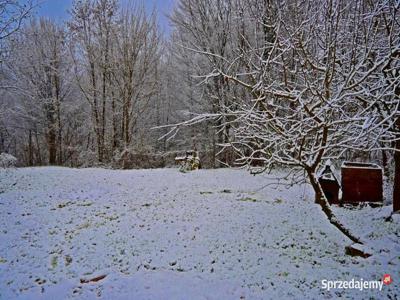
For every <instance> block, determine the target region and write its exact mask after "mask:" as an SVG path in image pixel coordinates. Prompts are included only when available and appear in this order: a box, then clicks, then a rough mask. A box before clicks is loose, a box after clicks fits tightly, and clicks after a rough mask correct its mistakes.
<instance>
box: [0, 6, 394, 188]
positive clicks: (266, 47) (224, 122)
mask: <svg viewBox="0 0 400 300" xmlns="http://www.w3.org/2000/svg"><path fill="white" fill-rule="evenodd" d="M156 15H157V14H156V12H153V13H150V14H148V13H146V10H145V9H144V8H143V7H142V6H140V5H131V6H128V7H126V8H121V7H120V6H119V3H118V1H116V0H86V1H74V3H73V6H72V9H71V11H70V17H69V19H68V21H67V22H66V23H65V24H64V25H57V24H55V23H54V22H52V21H50V20H47V19H39V20H37V19H32V20H30V21H29V22H28V23H27V24H26V25H25V26H24V27H23V28H22V29H21V30H20V31H18V32H17V33H15V34H13V36H12V38H11V39H7V43H6V46H7V47H6V48H5V49H7V51H3V52H4V53H3V56H4V59H3V60H2V64H1V66H2V69H1V72H2V73H1V76H2V79H1V80H2V84H1V85H2V89H1V92H0V93H1V97H2V101H1V102H2V105H3V107H2V114H1V120H0V152H1V151H3V152H9V153H11V154H14V155H15V156H17V157H18V158H19V159H20V160H21V161H22V162H23V164H24V165H38V164H39V165H40V164H58V165H70V166H79V165H93V164H97V163H101V164H115V163H116V165H117V166H125V167H129V166H130V165H131V164H126V160H127V158H128V157H131V158H132V157H134V155H133V154H134V153H141V154H143V153H156V154H157V155H161V154H162V153H167V152H170V151H176V150H185V149H191V148H196V149H197V150H200V152H201V153H202V155H203V161H205V162H206V164H205V165H207V166H212V167H215V166H220V165H224V164H233V163H234V162H235V163H239V164H242V165H249V166H252V167H257V168H258V169H257V170H256V171H257V172H263V171H265V170H268V169H271V168H275V167H278V166H282V165H283V166H290V168H291V169H293V170H294V171H296V170H300V171H301V172H303V173H304V172H305V173H306V174H308V177H309V179H310V180H311V182H312V183H313V182H314V181H315V180H314V179H315V178H314V177H315V173H316V172H317V170H318V169H319V168H320V166H321V164H322V163H324V162H325V161H326V160H328V159H334V160H339V161H340V160H344V159H357V160H367V161H371V160H372V161H377V162H378V163H379V164H381V165H383V166H384V169H385V173H386V175H388V176H389V177H392V178H393V177H394V174H395V162H396V159H395V158H396V157H397V156H396V155H397V154H396V155H395V153H396V152H395V151H394V150H395V149H396V148H397V149H400V144H399V138H398V137H399V131H400V129H399V128H400V123H399V122H400V121H399V117H398V114H399V113H398V111H399V57H400V55H399V53H400V50H399V36H400V34H399V21H398V20H399V18H398V17H399V3H398V1H391V0H380V1H365V0H357V1H347V0H321V1H296V0H288V1H273V0H262V1H260V0H246V1H245V0H180V1H177V2H176V3H175V8H174V10H173V12H172V13H171V16H170V20H171V25H172V32H171V34H170V36H169V37H166V35H165V34H163V33H162V32H161V31H160V29H159V27H158V25H157V18H156ZM165 124H179V125H178V126H176V127H162V128H160V129H158V130H154V129H151V128H153V127H157V126H162V125H165ZM187 125H191V126H187ZM178 130H179V132H177V131H178ZM171 137H173V138H171ZM142 157H143V156H142ZM124 160H125V162H124ZM121 161H122V164H121ZM398 164H399V168H397V169H400V162H399V163H398ZM397 169H396V170H397ZM314 183H315V182H314Z"/></svg>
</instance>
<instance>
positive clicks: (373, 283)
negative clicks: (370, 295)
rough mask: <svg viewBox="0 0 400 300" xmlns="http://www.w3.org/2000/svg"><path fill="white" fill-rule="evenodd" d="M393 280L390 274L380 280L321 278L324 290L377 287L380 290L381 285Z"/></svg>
mask: <svg viewBox="0 0 400 300" xmlns="http://www.w3.org/2000/svg"><path fill="white" fill-rule="evenodd" d="M392 282H393V278H392V276H390V274H385V275H383V278H382V280H364V279H362V278H360V279H359V280H356V279H354V278H353V279H351V280H328V279H322V280H321V284H322V289H324V290H328V291H330V290H333V289H343V290H347V289H356V290H360V291H363V290H369V289H378V290H380V291H381V290H382V288H383V285H389V284H391V283H392Z"/></svg>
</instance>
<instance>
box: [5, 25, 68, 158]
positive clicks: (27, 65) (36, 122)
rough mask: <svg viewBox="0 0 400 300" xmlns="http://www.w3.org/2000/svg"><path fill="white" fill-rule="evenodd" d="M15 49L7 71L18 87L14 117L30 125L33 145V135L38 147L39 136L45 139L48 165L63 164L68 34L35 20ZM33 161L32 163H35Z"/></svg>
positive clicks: (25, 29) (15, 91)
mask: <svg viewBox="0 0 400 300" xmlns="http://www.w3.org/2000/svg"><path fill="white" fill-rule="evenodd" d="M11 47H12V49H13V51H12V55H11V57H10V59H9V60H7V71H8V72H9V74H10V75H11V78H10V79H9V82H10V83H11V85H13V87H14V88H13V91H12V93H14V95H16V96H17V97H18V98H19V99H20V101H19V102H18V103H20V105H17V106H16V107H15V110H14V113H15V114H19V115H20V116H21V117H23V120H25V122H26V123H27V124H28V127H29V134H28V135H29V141H30V144H32V138H33V137H32V134H33V135H34V136H35V137H36V140H37V144H39V142H38V135H40V136H44V137H45V140H46V144H47V150H48V163H49V164H51V165H53V164H56V163H59V164H61V163H62V117H61V104H62V101H63V99H64V98H65V96H66V95H67V94H68V84H69V83H68V80H67V74H68V72H67V68H66V66H67V63H68V59H67V58H66V56H67V48H66V45H65V33H64V30H63V29H62V28H61V27H59V26H57V25H55V24H54V23H52V22H51V21H49V20H46V19H40V21H36V20H35V19H33V20H32V21H31V22H30V24H29V26H27V27H25V28H24V30H23V32H22V33H21V34H19V35H18V36H16V38H15V39H14V40H13V42H12V43H11ZM37 146H38V147H39V145H37ZM31 148H32V146H30V147H29V153H31V152H32V149H31ZM39 153H40V151H39ZM30 156H31V154H30ZM30 161H31V163H32V159H30Z"/></svg>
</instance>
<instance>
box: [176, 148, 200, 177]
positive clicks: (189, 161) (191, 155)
mask: <svg viewBox="0 0 400 300" xmlns="http://www.w3.org/2000/svg"><path fill="white" fill-rule="evenodd" d="M175 161H176V162H177V163H178V164H180V168H179V170H180V171H181V172H187V171H192V170H197V169H198V168H199V167H200V158H199V153H198V152H197V151H196V150H189V151H186V152H185V154H184V155H181V156H177V157H175Z"/></svg>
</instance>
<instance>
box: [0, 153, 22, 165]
mask: <svg viewBox="0 0 400 300" xmlns="http://www.w3.org/2000/svg"><path fill="white" fill-rule="evenodd" d="M17 162H18V160H17V159H16V158H15V157H14V156H12V155H11V154H8V153H1V154H0V168H15V167H16V166H17Z"/></svg>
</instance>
